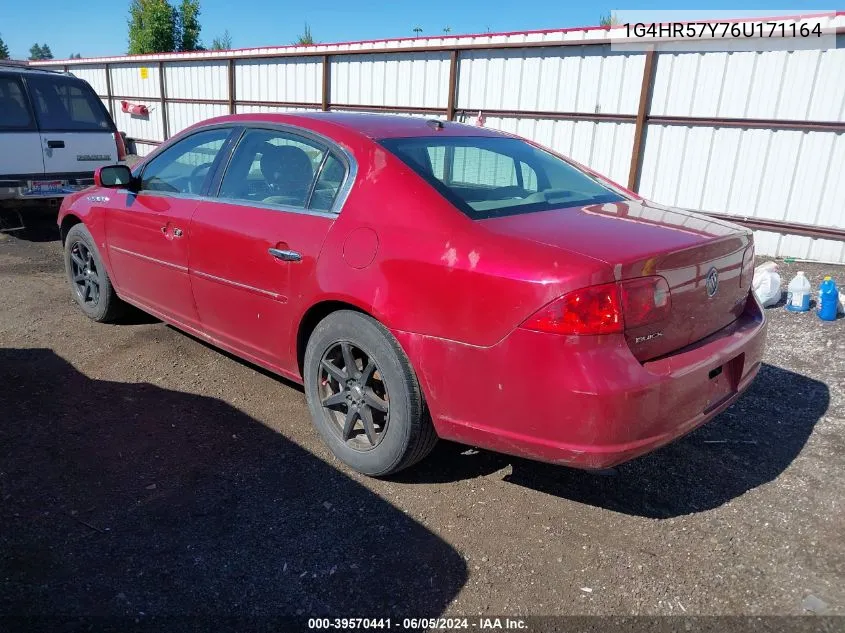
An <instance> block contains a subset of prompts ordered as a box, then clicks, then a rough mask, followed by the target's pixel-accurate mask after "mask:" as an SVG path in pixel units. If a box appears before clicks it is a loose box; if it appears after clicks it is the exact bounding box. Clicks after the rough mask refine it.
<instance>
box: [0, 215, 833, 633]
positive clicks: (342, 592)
mask: <svg viewBox="0 0 845 633" xmlns="http://www.w3.org/2000/svg"><path fill="white" fill-rule="evenodd" d="M799 267H800V268H801V269H802V270H805V271H806V272H807V274H808V277H809V278H810V280H811V282H812V284H813V286H814V287H816V286H817V285H818V283H819V281H820V280H821V278H822V276H823V274H826V273H828V274H831V273H832V274H834V275H835V277H836V278H837V279H838V280H839V281H840V282H841V283H842V284H845V268H842V267H840V268H836V267H833V266H825V265H817V264H801V265H800V266H798V265H796V264H786V265H784V266H783V270H784V277H785V279H787V280H788V279H789V278H790V277H791V276H792V274H794V272H795V271H796V270H797V269H798V268H799ZM0 296H2V297H3V300H2V302H0V379H2V381H1V382H0V412H2V414H0V415H2V424H0V447H2V449H0V498H1V499H2V505H1V506H0V508H2V513H1V514H0V613H5V614H12V615H40V616H45V615H47V616H49V615H57V616H62V617H68V616H80V615H92V614H96V615H100V616H104V615H105V616H109V615H110V616H130V617H134V618H140V619H142V620H143V619H144V618H147V619H149V618H153V617H156V616H170V615H179V614H191V613H203V614H209V615H222V614H237V615H244V616H254V615H261V614H299V615H310V614H333V615H368V616H385V617H386V616H388V615H392V616H393V617H405V616H425V615H437V614H445V615H458V614H465V615H476V614H488V615H528V614H543V615H552V614H569V615H572V614H576V615H595V614H604V615H628V614H638V615H678V614H687V615H723V614H730V615H797V614H802V613H807V612H808V611H812V612H815V613H819V614H821V613H827V614H830V615H840V616H841V615H845V520H843V499H844V498H845V397H843V392H845V388H844V387H845V336H843V333H845V319H839V320H838V321H835V322H831V323H826V322H822V321H820V320H819V319H818V318H816V316H815V315H814V314H813V313H808V314H791V313H787V312H786V311H785V310H783V309H782V308H779V307H778V308H772V309H769V310H767V315H768V317H769V319H770V329H769V346H768V351H767V354H766V359H765V360H766V364H765V366H764V367H763V369H762V371H761V373H760V375H759V377H758V378H757V380H756V382H755V383H754V385H753V386H752V388H751V389H750V390H749V392H748V393H747V394H746V395H745V396H744V397H743V398H742V399H741V400H740V401H739V402H737V403H736V404H735V405H734V406H733V407H732V408H731V409H729V410H728V411H727V412H725V413H723V414H722V415H720V416H719V417H718V418H717V419H715V420H714V421H712V422H711V423H709V424H708V425H705V426H704V427H703V428H701V429H699V430H698V431H696V432H694V433H692V434H691V435H689V436H687V437H685V438H683V439H681V440H679V441H677V442H675V443H674V444H671V445H670V446H668V447H666V448H664V449H662V450H660V451H658V452H656V453H654V454H652V455H649V456H646V457H644V458H641V459H638V460H635V461H633V462H630V463H628V464H625V465H623V466H621V467H619V468H617V469H614V470H612V471H606V472H603V473H599V474H589V473H584V472H580V471H575V470H570V469H567V468H562V467H552V466H548V465H544V464H538V463H533V462H528V461H524V460H519V459H515V458H511V457H507V456H503V455H498V454H494V453H488V452H484V451H477V450H473V449H470V448H468V447H465V446H459V445H455V444H450V443H445V442H441V443H440V445H438V448H437V449H436V450H435V452H434V454H433V455H432V456H431V457H430V458H429V459H428V460H427V461H425V462H424V463H422V464H420V465H419V466H418V467H416V468H414V469H413V470H411V471H407V472H404V473H401V474H400V476H398V477H395V478H393V479H391V480H386V481H379V480H372V479H367V478H365V477H362V476H359V475H357V474H355V473H353V472H350V471H349V470H348V469H346V468H345V467H344V466H342V465H341V464H339V463H338V462H336V461H335V460H334V459H332V457H331V455H330V454H329V453H328V451H327V450H326V449H325V448H324V447H323V445H322V444H321V443H320V441H319V440H318V437H317V434H316V433H315V431H314V430H313V429H312V427H311V422H310V420H309V416H308V411H307V407H306V404H305V398H304V396H303V393H302V390H301V389H300V388H298V387H296V386H294V385H292V384H290V383H288V382H286V381H284V380H281V379H279V378H276V377H274V376H271V375H269V374H267V373H265V372H262V371H260V370H257V369H256V368H254V367H252V366H250V365H247V364H245V363H243V362H240V361H238V360H237V359H234V358H232V357H230V356H228V355H226V354H223V353H221V352H219V351H216V350H215V349H213V348H211V347H208V346H207V345H205V344H203V343H201V342H199V341H197V340H195V339H193V338H190V337H188V336H186V335H184V334H182V333H180V332H178V331H177V330H175V329H173V328H170V327H168V326H165V325H164V324H162V323H160V322H157V321H155V320H154V319H152V318H149V317H146V316H144V315H141V314H136V315H134V316H133V317H131V318H129V319H127V320H126V322H124V323H122V324H119V325H99V324H95V323H92V322H91V321H88V320H87V319H86V318H85V317H84V316H83V315H82V313H81V312H80V311H79V310H77V309H76V308H75V307H74V305H73V303H72V301H71V299H70V295H69V291H68V289H67V287H66V282H65V280H64V277H63V273H62V264H61V246H60V244H59V242H58V241H57V240H56V239H55V233H54V231H53V229H52V227H48V228H47V229H44V230H38V231H34V232H30V233H29V234H27V235H25V236H22V237H10V236H0ZM0 628H2V626H0ZM170 628H171V629H172V627H170Z"/></svg>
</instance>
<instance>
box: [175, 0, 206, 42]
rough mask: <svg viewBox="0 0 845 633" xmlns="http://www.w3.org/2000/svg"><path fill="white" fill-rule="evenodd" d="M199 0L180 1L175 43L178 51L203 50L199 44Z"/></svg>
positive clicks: (200, 28)
mask: <svg viewBox="0 0 845 633" xmlns="http://www.w3.org/2000/svg"><path fill="white" fill-rule="evenodd" d="M199 16H200V2H199V0H182V4H181V5H179V9H178V11H177V17H176V29H177V31H178V32H177V34H176V38H175V39H176V42H177V44H178V47H179V50H180V51H197V50H203V47H202V44H201V43H200V31H201V30H202V27H201V26H200V22H199Z"/></svg>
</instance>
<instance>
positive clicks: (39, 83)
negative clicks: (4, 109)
mask: <svg viewBox="0 0 845 633" xmlns="http://www.w3.org/2000/svg"><path fill="white" fill-rule="evenodd" d="M27 84H28V85H29V90H30V92H31V94H32V101H33V103H34V104H35V113H36V116H37V117H38V125H39V127H40V128H41V129H42V130H44V131H48V132H95V131H96V132H110V131H112V129H113V125H112V123H111V121H110V120H109V115H108V112H106V109H105V107H104V106H103V103H102V101H100V98H99V97H98V96H97V95H96V94H94V91H93V90H91V88H89V87H88V86H87V85H86V84H84V83H82V82H80V81H78V80H73V79H69V78H67V77H61V76H56V75H44V76H37V77H28V78H27Z"/></svg>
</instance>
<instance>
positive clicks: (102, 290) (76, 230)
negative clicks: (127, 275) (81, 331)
mask: <svg viewBox="0 0 845 633" xmlns="http://www.w3.org/2000/svg"><path fill="white" fill-rule="evenodd" d="M82 253H84V254H85V255H83V256H82V257H80V255H81V254H82ZM88 254H90V260H89V259H88V258H87V255H88ZM80 261H81V262H82V263H84V264H87V266H86V268H87V270H89V273H88V275H87V277H88V278H89V281H90V283H91V284H94V285H96V286H97V289H96V300H94V294H93V293H94V290H93V288H91V287H90V285H89V289H83V288H81V287H80V285H79V284H80V283H84V281H83V280H82V279H80V277H79V276H78V274H79V272H80V268H81V266H80ZM89 261H90V264H88V262H89ZM65 273H66V274H67V280H68V283H69V284H70V292H71V296H72V297H73V299H74V301H76V304H77V305H78V306H79V307H80V308H81V309H82V311H83V312H84V313H85V316H87V317H88V318H89V319H92V320H94V321H97V322H98V323H108V322H111V321H114V320H115V319H117V318H118V317H119V316H120V315H121V314H123V311H124V308H125V307H126V304H124V303H123V302H122V301H121V300H120V298H119V297H118V296H117V293H115V291H114V287H113V286H112V284H111V279H109V274H108V272H106V267H105V265H104V264H103V258H102V257H101V256H100V251H98V250H97V246H96V244H95V243H94V238H93V237H91V233H89V232H88V229H87V228H85V225H84V224H82V223H80V224H74V225H73V226H72V227H71V228H70V230H69V231H68V232H67V236H66V237H65ZM91 273H93V274H91ZM95 282H96V283H95Z"/></svg>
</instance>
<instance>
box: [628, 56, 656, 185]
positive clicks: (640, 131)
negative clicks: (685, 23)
mask: <svg viewBox="0 0 845 633" xmlns="http://www.w3.org/2000/svg"><path fill="white" fill-rule="evenodd" d="M655 60H656V54H655V52H654V49H651V50H649V51H648V52H646V54H645V65H644V66H643V83H642V86H641V87H640V105H639V107H638V109H637V120H636V123H635V124H634V126H635V127H634V145H633V147H632V148H631V169H630V171H629V172H628V189H630V190H631V191H637V189H639V183H640V170H641V168H642V159H643V140H644V139H645V126H646V119H647V118H648V112H649V110H650V109H651V92H652V87H653V86H654V66H655Z"/></svg>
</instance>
